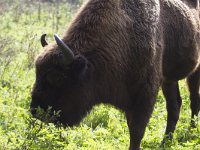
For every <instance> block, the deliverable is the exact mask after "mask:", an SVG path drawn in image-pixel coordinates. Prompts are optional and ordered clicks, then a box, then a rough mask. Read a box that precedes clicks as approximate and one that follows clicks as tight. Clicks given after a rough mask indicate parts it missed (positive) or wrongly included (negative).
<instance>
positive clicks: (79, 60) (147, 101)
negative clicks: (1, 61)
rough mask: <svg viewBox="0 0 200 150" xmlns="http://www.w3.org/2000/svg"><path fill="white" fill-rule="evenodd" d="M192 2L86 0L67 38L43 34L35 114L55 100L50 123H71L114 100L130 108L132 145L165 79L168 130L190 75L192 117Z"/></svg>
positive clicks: (133, 147) (197, 75)
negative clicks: (51, 39) (51, 40)
mask: <svg viewBox="0 0 200 150" xmlns="http://www.w3.org/2000/svg"><path fill="white" fill-rule="evenodd" d="M184 2H186V3H184ZM188 3H189V2H188V1H177V0H146V1H142V0H89V1H88V2H87V3H86V4H85V5H84V6H83V7H82V9H81V10H80V12H79V13H78V15H77V16H76V17H75V19H74V20H73V22H72V23H71V25H70V26H69V28H68V30H67V31H66V33H65V34H64V37H63V38H62V39H60V38H59V37H58V36H57V35H55V36H54V37H55V41H56V43H53V44H48V43H47V42H46V40H45V35H43V36H42V37H41V44H42V46H43V47H44V51H43V52H42V53H41V54H40V55H39V56H38V58H37V60H36V81H35V84H34V87H33V90H32V102H31V112H32V114H33V116H36V114H35V108H37V107H41V108H42V109H44V110H47V108H48V106H51V107H52V109H53V110H55V111H59V110H60V111H61V112H60V117H58V118H57V119H56V120H53V122H61V123H63V124H65V125H69V126H72V125H75V124H77V123H79V122H80V121H81V119H82V118H83V117H84V116H85V115H86V114H87V113H88V112H89V111H90V110H91V109H92V107H93V106H94V105H96V104H99V103H108V104H112V105H113V106H115V107H117V108H119V109H121V110H122V111H124V112H125V114H126V117H127V123H128V127H129V131H130V150H138V149H140V143H141V140H142V137H143V135H144V131H145V127H146V125H147V123H148V121H149V118H150V116H151V113H152V111H153V106H154V103H155V98H156V95H157V92H158V89H159V86H161V85H162V88H163V92H164V95H165V97H166V100H167V110H168V120H167V128H166V134H170V133H171V132H173V131H174V129H175V126H176V122H177V121H178V116H179V111H180V105H181V98H180V94H179V90H178V80H180V79H182V78H185V77H188V83H189V90H190V92H191V109H192V118H193V117H194V115H198V112H199V109H200V96H199V93H198V91H199V83H200V67H198V66H199V60H200V52H199V44H200V38H199V18H198V17H199V16H198V15H197V12H198V10H197V9H195V8H194V6H193V5H189V4H188ZM192 4H193V3H192ZM197 8H198V7H197ZM198 68H199V69H198ZM40 119H41V118H40ZM193 124H194V122H193Z"/></svg>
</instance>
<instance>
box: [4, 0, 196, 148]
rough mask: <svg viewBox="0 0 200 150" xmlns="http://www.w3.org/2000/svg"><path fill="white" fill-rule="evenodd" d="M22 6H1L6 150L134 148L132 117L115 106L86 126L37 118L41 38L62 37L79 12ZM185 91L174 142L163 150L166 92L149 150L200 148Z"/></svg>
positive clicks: (96, 112) (99, 111)
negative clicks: (34, 98) (34, 103)
mask: <svg viewBox="0 0 200 150" xmlns="http://www.w3.org/2000/svg"><path fill="white" fill-rule="evenodd" d="M20 2H21V1H20ZM20 2H14V1H6V0H4V1H2V3H0V7H1V8H2V9H1V10H2V11H0V22H1V25H0V64H1V65H0V150H27V149H28V150H35V149H41V150H49V149H52V150H54V149H55V150H63V149H66V150H77V149H78V150H85V149H89V150H108V149H109V150H118V149H119V150H125V149H128V145H129V131H128V127H127V124H126V119H125V117H124V114H123V113H122V112H120V111H119V110H117V109H115V108H113V107H112V106H107V105H100V106H96V107H95V108H94V109H93V111H92V112H91V113H90V114H89V115H88V116H87V117H86V118H85V119H84V120H83V121H82V123H81V124H80V126H76V127H73V128H66V129H64V128H63V127H60V128H56V127H55V126H54V125H53V124H44V123H42V122H40V121H39V120H36V119H34V118H32V117H31V115H30V113H29V106H30V101H31V97H30V92H31V88H32V84H33V82H34V80H35V74H34V58H35V56H36V55H37V54H38V53H39V52H40V51H41V50H42V48H41V46H40V41H39V40H40V36H41V35H42V34H43V33H47V35H48V41H49V42H51V41H52V36H53V34H54V33H59V34H60V35H62V33H63V32H64V31H65V30H66V28H67V25H68V23H69V21H70V20H71V19H72V18H73V15H74V13H75V10H76V9H74V7H72V6H70V5H68V4H66V3H59V4H55V3H39V2H29V3H23V5H22V4H21V3H20ZM58 8H59V9H58ZM180 91H181V96H182V98H183V106H182V109H181V116H180V120H179V122H178V125H177V129H176V132H175V133H174V139H173V141H172V142H168V143H166V145H165V146H164V147H161V146H160V143H161V141H162V139H163V134H164V131H165V126H166V109H165V100H164V98H163V95H162V93H161V92H160V93H159V95H158V97H157V103H156V106H155V109H154V113H153V115H152V118H151V120H150V122H149V125H148V127H147V128H146V132H145V136H144V138H143V141H142V147H143V149H144V150H152V149H156V150H157V149H158V150H159V149H166V150H175V149H176V150H200V131H199V130H200V125H199V124H198V126H197V129H191V128H190V126H189V123H190V107H189V105H190V101H189V98H188V92H187V88H186V85H185V82H184V81H181V83H180ZM196 119H198V118H196Z"/></svg>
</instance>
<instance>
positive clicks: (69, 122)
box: [30, 107, 82, 128]
mask: <svg viewBox="0 0 200 150" xmlns="http://www.w3.org/2000/svg"><path fill="white" fill-rule="evenodd" d="M30 112H31V114H32V116H33V117H34V118H36V119H39V120H40V121H42V122H44V123H53V124H55V125H56V126H63V127H64V128H65V127H72V126H74V125H78V124H79V123H80V121H81V120H82V117H81V115H80V114H79V113H78V114H77V113H68V114H63V113H62V112H61V111H55V110H53V109H52V107H48V109H46V110H44V109H42V108H40V107H38V108H31V109H30Z"/></svg>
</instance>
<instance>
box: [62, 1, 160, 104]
mask: <svg viewBox="0 0 200 150" xmlns="http://www.w3.org/2000/svg"><path fill="white" fill-rule="evenodd" d="M150 1H151V0H147V2H143V1H139V0H134V1H133V0H90V1H89V2H88V3H87V4H86V5H85V6H84V7H83V8H82V9H81V11H80V13H79V14H78V15H77V16H76V18H75V20H73V22H72V23H71V25H70V27H69V29H68V31H67V32H66V34H65V36H64V39H63V40H64V41H65V42H66V43H67V44H68V45H69V47H70V48H71V49H73V51H74V52H75V53H76V54H81V55H84V56H85V57H86V58H87V59H88V61H89V63H90V64H91V65H92V66H93V68H94V75H93V77H94V78H93V82H94V84H93V86H94V88H95V94H96V95H98V96H97V97H95V98H96V99H99V102H108V103H111V104H114V105H115V106H118V105H117V104H118V102H120V101H126V102H124V105H129V104H128V101H129V100H130V98H129V97H130V94H128V92H130V89H131V90H132V91H131V94H132V95H134V92H135V93H136V92H137V90H138V89H136V87H140V85H141V86H142V84H143V82H144V81H145V80H147V79H145V78H147V76H148V75H151V76H155V75H154V72H156V71H155V69H157V68H156V67H154V66H153V65H154V64H152V62H153V61H154V60H153V59H155V58H154V57H157V56H155V53H156V52H155V46H156V44H155V38H156V37H155V28H156V23H157V22H158V14H157V9H159V8H158V4H157V3H153V2H151V3H150V4H148V5H146V4H147V3H148V2H150ZM155 2H158V1H155ZM150 5H152V6H151V7H150ZM152 8H155V9H152ZM141 10H145V11H144V12H143V11H141ZM152 11H154V12H153V13H152ZM134 14H137V15H139V16H137V15H136V16H135V15H134ZM144 16H147V17H146V18H145V17H144ZM141 26H143V28H141ZM152 43H153V44H152ZM144 60H145V61H144ZM152 67H154V68H155V69H153V70H151V69H150V68H152ZM138 70H139V73H138ZM150 78H151V77H150ZM152 78H154V77H152ZM129 86H130V87H129ZM120 103H121V102H120Z"/></svg>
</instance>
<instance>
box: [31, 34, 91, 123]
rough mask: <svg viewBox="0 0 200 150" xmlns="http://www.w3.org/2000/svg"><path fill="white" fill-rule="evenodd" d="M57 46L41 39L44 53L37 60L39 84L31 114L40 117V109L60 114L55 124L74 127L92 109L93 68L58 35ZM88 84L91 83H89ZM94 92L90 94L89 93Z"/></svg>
mask: <svg viewBox="0 0 200 150" xmlns="http://www.w3.org/2000/svg"><path fill="white" fill-rule="evenodd" d="M54 37H55V41H56V44H52V45H48V43H47V42H46V40H45V35H43V36H42V37H41V44H42V46H43V47H44V49H45V50H44V52H43V53H41V54H40V55H39V56H38V58H37V59H36V64H35V65H36V81H35V84H34V86H33V89H32V102H31V113H32V115H33V116H35V117H37V118H39V119H40V120H43V119H44V118H42V116H38V115H37V113H36V108H38V107H40V108H42V109H43V110H45V111H47V109H48V107H51V108H52V111H60V114H59V117H57V118H56V119H54V120H51V121H53V122H60V123H63V124H65V125H69V126H72V125H74V124H77V123H79V122H80V121H81V119H82V118H83V116H84V115H85V114H86V113H87V111H88V110H89V109H90V108H91V105H92V102H91V101H90V99H91V98H90V95H91V93H92V91H91V89H90V90H88V88H89V86H88V85H89V84H88V83H89V82H90V81H91V70H92V69H91V66H90V64H89V63H88V61H87V59H86V58H85V57H84V56H82V55H79V54H77V55H75V54H74V53H73V51H72V50H71V49H70V48H69V47H68V46H67V45H66V44H65V43H64V42H63V41H62V40H61V39H60V38H59V37H58V36H57V35H54ZM86 83H87V84H86ZM89 92H90V93H89Z"/></svg>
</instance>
